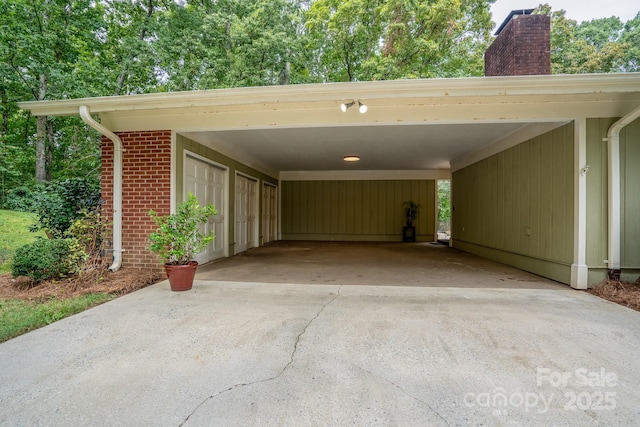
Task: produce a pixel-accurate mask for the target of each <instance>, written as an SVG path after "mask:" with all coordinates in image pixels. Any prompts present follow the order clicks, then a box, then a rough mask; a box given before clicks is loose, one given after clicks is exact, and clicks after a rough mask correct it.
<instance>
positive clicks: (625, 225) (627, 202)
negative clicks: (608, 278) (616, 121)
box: [620, 119, 640, 278]
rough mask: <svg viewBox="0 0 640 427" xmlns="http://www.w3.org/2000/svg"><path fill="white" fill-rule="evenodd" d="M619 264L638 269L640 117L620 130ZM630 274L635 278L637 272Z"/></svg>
mask: <svg viewBox="0 0 640 427" xmlns="http://www.w3.org/2000/svg"><path fill="white" fill-rule="evenodd" d="M620 174H621V180H620V183H621V201H620V202H621V205H622V206H621V208H622V209H621V212H622V219H621V224H620V227H621V228H620V229H621V233H622V239H621V242H620V243H621V251H622V253H621V260H620V262H621V267H622V268H623V269H633V270H638V269H640V119H638V120H636V121H634V122H633V123H631V124H630V125H628V126H627V127H625V128H624V129H622V132H620ZM632 276H635V278H637V277H638V272H637V271H636V272H634V273H633V274H632Z"/></svg>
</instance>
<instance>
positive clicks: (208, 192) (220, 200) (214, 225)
mask: <svg viewBox="0 0 640 427" xmlns="http://www.w3.org/2000/svg"><path fill="white" fill-rule="evenodd" d="M226 182H227V170H225V169H223V168H220V167H217V166H215V165H213V164H210V163H208V162H205V161H203V160H200V159H197V158H195V157H192V156H189V155H187V156H186V157H185V161H184V183H185V184H184V197H185V198H186V197H187V195H188V194H189V193H190V192H191V193H193V194H195V195H196V197H197V198H198V202H199V203H200V205H205V204H209V203H213V205H214V206H215V207H216V210H217V211H218V214H217V215H215V216H213V217H211V218H210V219H209V222H208V223H207V224H205V225H204V231H205V232H207V233H208V232H210V231H212V230H213V232H214V234H215V236H216V237H215V238H214V239H213V242H211V243H210V244H209V247H208V248H207V249H205V250H204V251H203V252H202V253H200V254H199V255H198V256H197V257H196V261H198V262H199V263H201V264H203V263H205V262H209V261H211V260H214V259H217V258H222V257H224V256H226V254H225V247H226V243H225V242H226V236H225V229H226V228H225V226H224V212H225V208H226V206H225V191H226V190H225V189H226Z"/></svg>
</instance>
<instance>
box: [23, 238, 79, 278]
mask: <svg viewBox="0 0 640 427" xmlns="http://www.w3.org/2000/svg"><path fill="white" fill-rule="evenodd" d="M71 255H72V254H71V250H70V241H69V240H67V239H38V240H36V241H35V242H33V243H29V244H27V245H24V246H21V247H19V248H18V249H17V250H16V253H15V256H14V259H13V265H12V266H11V274H12V275H13V277H18V276H26V277H29V278H30V279H31V280H32V281H33V282H34V283H37V282H40V281H42V280H48V279H57V278H60V277H64V276H67V275H69V274H72V273H75V272H76V270H77V268H78V260H77V258H76V257H74V256H71Z"/></svg>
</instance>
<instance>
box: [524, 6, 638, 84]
mask: <svg viewBox="0 0 640 427" xmlns="http://www.w3.org/2000/svg"><path fill="white" fill-rule="evenodd" d="M536 13H542V14H546V15H549V16H550V17H551V72H552V73H554V74H580V73H614V72H624V71H636V70H638V64H639V63H640V48H638V47H637V46H634V45H633V42H634V41H640V18H639V17H636V18H635V19H634V20H630V21H629V22H628V23H627V24H623V23H622V21H620V19H619V18H617V17H615V16H612V17H610V18H601V19H594V20H591V21H584V22H581V23H578V22H576V21H574V20H572V19H567V18H566V17H565V11H564V10H559V11H552V10H551V6H549V4H542V5H540V6H539V7H538V9H537V10H536Z"/></svg>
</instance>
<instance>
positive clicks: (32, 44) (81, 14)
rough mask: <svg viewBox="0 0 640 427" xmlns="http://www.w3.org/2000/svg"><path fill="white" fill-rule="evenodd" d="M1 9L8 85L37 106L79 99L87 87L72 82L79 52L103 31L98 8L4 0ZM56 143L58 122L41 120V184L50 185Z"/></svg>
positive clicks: (60, 0) (86, 1)
mask: <svg viewBox="0 0 640 427" xmlns="http://www.w3.org/2000/svg"><path fill="white" fill-rule="evenodd" d="M0 5H1V6H2V10H3V11H4V18H5V19H6V20H5V26H4V27H3V30H2V39H3V40H2V42H3V46H4V47H3V49H2V51H1V54H2V57H3V60H5V61H6V64H8V66H5V67H3V69H2V72H3V79H4V81H5V82H14V83H15V82H16V81H19V82H20V84H21V86H22V89H23V90H22V91H20V92H21V93H23V94H29V96H30V97H31V99H34V100H38V101H42V100H45V99H59V98H64V97H74V96H75V95H76V93H77V92H76V89H78V88H81V87H82V82H79V81H76V80H75V79H74V78H73V76H74V64H75V62H76V61H77V58H78V56H79V52H80V50H81V49H83V48H84V47H85V45H86V44H91V41H92V34H93V33H94V32H95V30H96V29H97V28H98V25H99V19H98V18H99V16H100V15H99V13H98V12H99V8H98V7H97V6H96V5H95V4H94V3H93V2H92V1H90V0H76V1H72V0H32V1H27V0H11V1H9V0H0ZM80 92H82V91H80ZM8 103H9V101H8V100H7V104H8ZM7 131H8V129H7ZM54 138H55V129H54V122H53V120H50V119H49V118H47V117H38V118H37V120H36V137H35V153H36V161H35V179H36V181H38V182H44V181H48V180H50V179H51V161H52V156H53V147H54V144H55V141H54Z"/></svg>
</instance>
